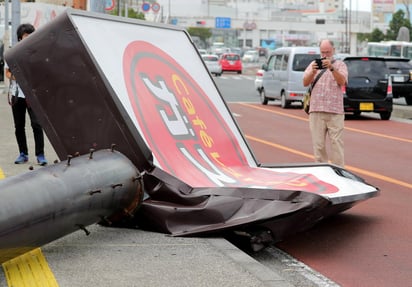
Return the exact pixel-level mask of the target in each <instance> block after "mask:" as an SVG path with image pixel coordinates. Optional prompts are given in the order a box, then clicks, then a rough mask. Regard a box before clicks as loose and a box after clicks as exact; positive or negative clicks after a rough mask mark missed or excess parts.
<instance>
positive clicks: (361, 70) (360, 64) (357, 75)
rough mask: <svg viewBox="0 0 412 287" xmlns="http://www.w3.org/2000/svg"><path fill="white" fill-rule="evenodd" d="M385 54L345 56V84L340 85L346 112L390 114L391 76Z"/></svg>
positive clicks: (391, 101)
mask: <svg viewBox="0 0 412 287" xmlns="http://www.w3.org/2000/svg"><path fill="white" fill-rule="evenodd" d="M385 61H386V58H384V57H347V58H345V59H344V62H345V63H346V65H347V67H348V84H347V86H346V87H342V92H343V105H344V109H345V113H353V114H354V115H356V116H358V115H360V114H361V113H363V112H374V113H379V115H380V118H381V119H382V120H389V119H390V117H391V114H392V105H393V94H392V77H391V75H390V71H389V69H388V68H387V66H386V63H385Z"/></svg>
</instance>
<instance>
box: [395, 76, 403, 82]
mask: <svg viewBox="0 0 412 287" xmlns="http://www.w3.org/2000/svg"><path fill="white" fill-rule="evenodd" d="M393 81H394V82H403V77H402V76H394V77H393Z"/></svg>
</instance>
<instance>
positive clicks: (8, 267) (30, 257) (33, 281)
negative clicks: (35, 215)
mask: <svg viewBox="0 0 412 287" xmlns="http://www.w3.org/2000/svg"><path fill="white" fill-rule="evenodd" d="M2 178H4V173H3V170H2V169H1V168H0V179H2ZM2 266H3V270H4V274H5V276H6V279H7V285H8V286H9V287H58V286H59V285H58V284H57V281H56V278H54V275H53V273H52V271H51V269H50V267H49V264H48V263H47V261H46V258H45V257H44V256H43V253H42V252H41V250H40V248H36V249H34V250H32V251H29V252H27V253H25V254H23V255H21V256H19V257H16V258H13V259H11V260H9V261H7V262H5V263H3V264H2Z"/></svg>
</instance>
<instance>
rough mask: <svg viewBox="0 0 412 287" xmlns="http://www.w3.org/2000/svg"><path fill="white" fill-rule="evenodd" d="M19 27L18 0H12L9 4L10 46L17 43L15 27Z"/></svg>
mask: <svg viewBox="0 0 412 287" xmlns="http://www.w3.org/2000/svg"><path fill="white" fill-rule="evenodd" d="M6 2H7V1H6ZM7 24H8V23H7ZM19 25H20V0H12V2H11V45H12V46H13V45H15V44H16V43H17V27H19Z"/></svg>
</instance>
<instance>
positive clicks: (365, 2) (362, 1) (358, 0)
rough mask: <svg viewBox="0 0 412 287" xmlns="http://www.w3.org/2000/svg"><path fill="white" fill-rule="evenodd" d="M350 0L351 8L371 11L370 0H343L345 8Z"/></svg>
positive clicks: (348, 5)
mask: <svg viewBox="0 0 412 287" xmlns="http://www.w3.org/2000/svg"><path fill="white" fill-rule="evenodd" d="M351 1H352V10H359V11H368V12H370V11H371V6H372V5H371V3H372V0H345V8H348V9H349V7H350V4H351Z"/></svg>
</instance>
